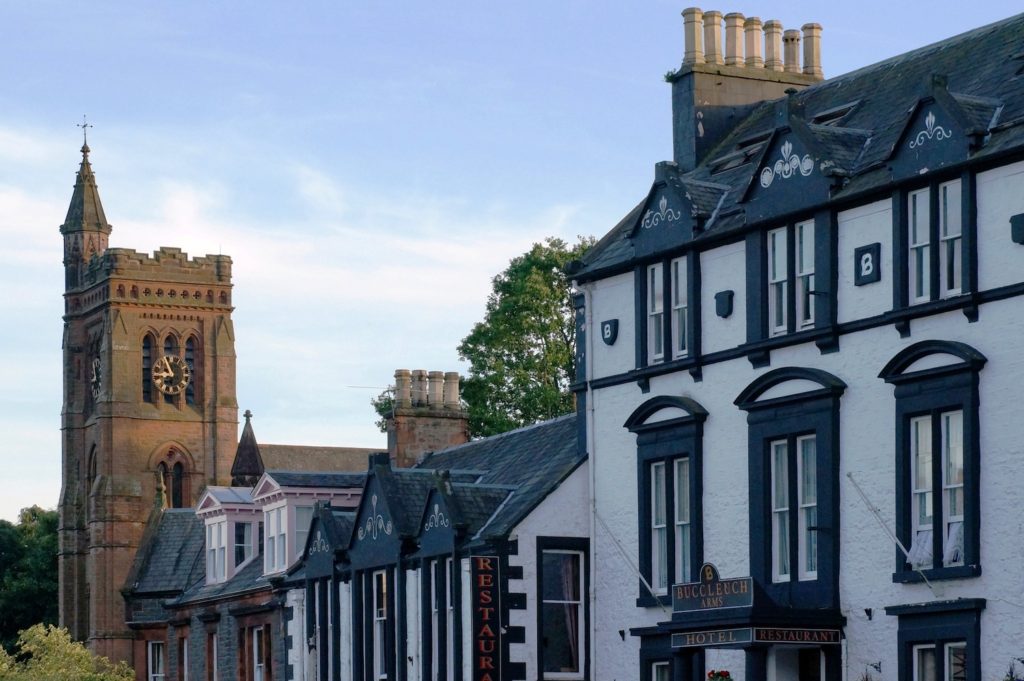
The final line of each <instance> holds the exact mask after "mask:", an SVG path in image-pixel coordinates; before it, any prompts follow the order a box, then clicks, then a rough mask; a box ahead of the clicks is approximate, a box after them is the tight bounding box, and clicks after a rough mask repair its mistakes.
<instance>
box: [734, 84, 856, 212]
mask: <svg viewBox="0 0 1024 681" xmlns="http://www.w3.org/2000/svg"><path fill="white" fill-rule="evenodd" d="M775 118H776V121H777V127H776V128H775V129H774V131H773V132H772V133H771V136H770V138H769V139H768V142H767V144H765V145H764V150H763V153H762V154H761V157H760V158H759V159H758V162H757V165H756V167H755V170H754V172H753V174H752V175H751V177H750V180H749V182H748V183H747V186H746V188H745V190H744V191H743V194H742V195H741V198H740V204H741V205H742V206H743V209H744V210H745V212H746V216H747V222H748V223H750V222H760V221H762V220H767V219H772V218H776V217H781V216H784V215H793V214H795V213H797V212H799V211H802V210H806V208H807V206H810V205H815V204H823V203H825V202H826V201H828V199H829V196H830V194H831V190H832V187H833V184H834V179H833V178H835V177H836V176H837V175H840V174H842V172H843V171H844V170H845V169H842V168H841V167H840V164H839V163H837V159H835V158H831V157H830V156H834V154H829V153H828V145H826V144H823V143H822V140H819V139H817V137H816V136H815V134H814V131H812V130H811V128H810V127H809V126H808V125H807V123H806V122H805V121H804V120H803V118H802V116H801V111H800V108H799V107H798V104H797V103H796V102H794V101H793V98H792V97H788V98H786V99H784V100H780V101H779V102H778V103H777V106H776V114H775ZM830 132H831V130H830Z"/></svg>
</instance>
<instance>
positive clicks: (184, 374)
mask: <svg viewBox="0 0 1024 681" xmlns="http://www.w3.org/2000/svg"><path fill="white" fill-rule="evenodd" d="M191 378H192V370H191V369H189V368H188V364H186V363H185V360H183V359H182V358H181V357H178V356H177V355H164V356H163V357H161V358H160V359H158V360H156V362H154V363H153V385H155V386H156V387H157V390H159V391H160V392H162V393H165V394H167V395H179V394H181V392H182V391H183V390H184V389H185V388H186V387H187V386H188V382H189V379H191Z"/></svg>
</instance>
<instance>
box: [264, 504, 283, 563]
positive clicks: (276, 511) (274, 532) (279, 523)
mask: <svg viewBox="0 0 1024 681" xmlns="http://www.w3.org/2000/svg"><path fill="white" fill-rule="evenodd" d="M263 523H264V526H265V527H266V548H265V552H264V554H265V555H264V572H266V573H267V574H269V573H271V572H280V571H281V570H284V569H285V568H286V567H288V560H287V558H286V556H287V555H288V554H287V535H288V532H287V528H288V514H287V508H286V507H285V506H278V507H277V508H272V509H268V510H267V511H266V512H264V514H263Z"/></svg>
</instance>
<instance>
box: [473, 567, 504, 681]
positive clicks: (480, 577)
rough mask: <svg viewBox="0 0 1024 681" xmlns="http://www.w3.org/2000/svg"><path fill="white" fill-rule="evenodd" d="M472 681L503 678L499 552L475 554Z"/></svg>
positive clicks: (496, 680)
mask: <svg viewBox="0 0 1024 681" xmlns="http://www.w3.org/2000/svg"><path fill="white" fill-rule="evenodd" d="M470 562H471V564H472V566H473V570H472V579H473V589H472V592H473V676H472V678H473V681H498V679H500V678H501V608H500V607H499V602H498V595H499V589H500V582H499V580H498V557H497V556H472V557H471V558H470Z"/></svg>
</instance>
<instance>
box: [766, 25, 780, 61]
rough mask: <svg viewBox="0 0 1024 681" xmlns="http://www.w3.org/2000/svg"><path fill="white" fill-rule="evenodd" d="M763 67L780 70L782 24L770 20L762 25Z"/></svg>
mask: <svg viewBox="0 0 1024 681" xmlns="http://www.w3.org/2000/svg"><path fill="white" fill-rule="evenodd" d="M764 67H765V68H766V69H769V70H771V71H781V70H782V22H781V21H778V20H777V19H771V20H769V21H766V22H765V24H764Z"/></svg>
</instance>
